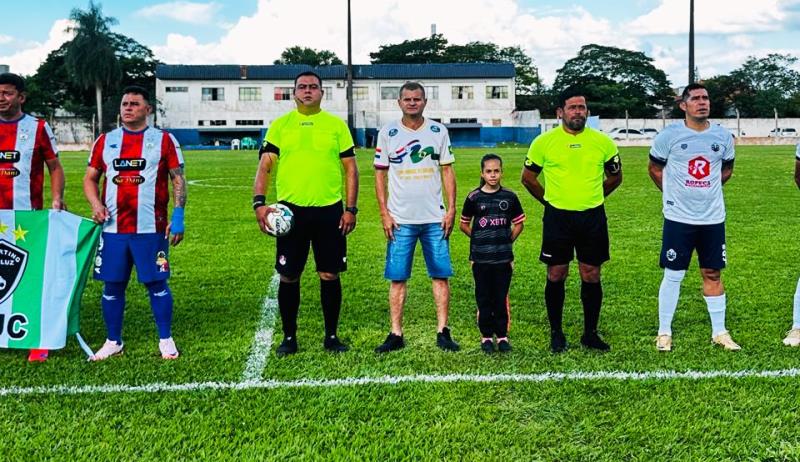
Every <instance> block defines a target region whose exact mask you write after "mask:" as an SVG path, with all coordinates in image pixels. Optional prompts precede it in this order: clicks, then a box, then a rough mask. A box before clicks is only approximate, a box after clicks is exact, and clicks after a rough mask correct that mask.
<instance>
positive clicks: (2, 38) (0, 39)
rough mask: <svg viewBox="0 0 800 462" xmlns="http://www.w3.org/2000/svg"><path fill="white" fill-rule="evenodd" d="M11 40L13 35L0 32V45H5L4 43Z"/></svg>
mask: <svg viewBox="0 0 800 462" xmlns="http://www.w3.org/2000/svg"><path fill="white" fill-rule="evenodd" d="M13 41H14V37H11V36H8V35H2V34H0V45H5V44H6V43H11V42H13Z"/></svg>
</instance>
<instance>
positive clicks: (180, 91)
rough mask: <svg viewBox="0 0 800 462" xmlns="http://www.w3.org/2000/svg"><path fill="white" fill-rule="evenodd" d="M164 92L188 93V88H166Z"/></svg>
mask: <svg viewBox="0 0 800 462" xmlns="http://www.w3.org/2000/svg"><path fill="white" fill-rule="evenodd" d="M164 90H166V92H167V93H188V92H189V87H167V88H165V89H164Z"/></svg>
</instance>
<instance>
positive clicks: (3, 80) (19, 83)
mask: <svg viewBox="0 0 800 462" xmlns="http://www.w3.org/2000/svg"><path fill="white" fill-rule="evenodd" d="M0 85H14V88H16V89H17V91H18V92H20V93H22V92H23V91H25V79H23V78H22V77H20V76H18V75H17V74H12V73H11V72H6V73H4V74H0Z"/></svg>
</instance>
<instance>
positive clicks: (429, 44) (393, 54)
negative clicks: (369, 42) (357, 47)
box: [369, 34, 447, 64]
mask: <svg viewBox="0 0 800 462" xmlns="http://www.w3.org/2000/svg"><path fill="white" fill-rule="evenodd" d="M446 51H447V39H446V38H444V35H442V34H434V35H431V36H430V37H425V38H421V39H416V40H404V41H402V42H401V43H396V44H390V45H381V46H380V47H379V48H378V51H376V52H373V53H370V54H369V57H370V61H371V62H372V64H399V63H407V64H425V63H441V62H445V61H442V57H444V55H445V52H446Z"/></svg>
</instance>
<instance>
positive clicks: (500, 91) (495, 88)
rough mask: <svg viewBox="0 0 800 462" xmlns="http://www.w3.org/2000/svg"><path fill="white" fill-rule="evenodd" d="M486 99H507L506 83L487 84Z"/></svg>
mask: <svg viewBox="0 0 800 462" xmlns="http://www.w3.org/2000/svg"><path fill="white" fill-rule="evenodd" d="M486 99H508V85H487V86H486Z"/></svg>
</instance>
